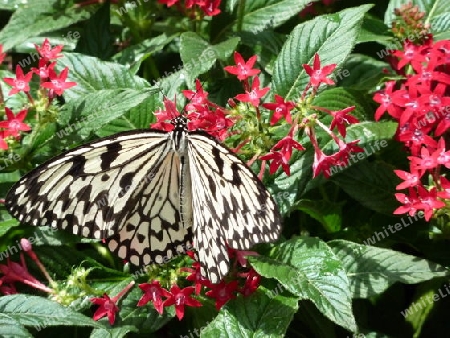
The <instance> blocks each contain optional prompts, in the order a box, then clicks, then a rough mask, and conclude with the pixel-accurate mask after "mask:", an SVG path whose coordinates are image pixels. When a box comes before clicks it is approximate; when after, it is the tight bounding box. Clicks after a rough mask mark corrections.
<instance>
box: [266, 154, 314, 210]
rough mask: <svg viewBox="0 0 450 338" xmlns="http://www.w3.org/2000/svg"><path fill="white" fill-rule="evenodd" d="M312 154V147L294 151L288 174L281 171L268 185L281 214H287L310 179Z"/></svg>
mask: <svg viewBox="0 0 450 338" xmlns="http://www.w3.org/2000/svg"><path fill="white" fill-rule="evenodd" d="M313 156H314V151H313V150H312V149H308V150H306V151H299V152H297V153H294V154H293V155H292V160H291V164H290V165H289V167H290V171H291V172H290V175H289V176H288V175H286V173H285V172H284V171H281V172H280V174H279V175H278V176H277V177H276V178H275V181H274V183H273V185H271V186H270V187H269V188H270V189H269V190H270V192H271V193H272V196H274V198H275V200H276V201H277V205H278V207H279V209H280V212H281V214H282V215H286V214H289V212H290V211H291V210H292V208H293V205H295V203H296V202H297V197H299V196H301V194H302V193H304V191H305V188H306V186H307V184H308V183H309V182H310V181H311V178H312V165H313ZM280 197H281V198H280Z"/></svg>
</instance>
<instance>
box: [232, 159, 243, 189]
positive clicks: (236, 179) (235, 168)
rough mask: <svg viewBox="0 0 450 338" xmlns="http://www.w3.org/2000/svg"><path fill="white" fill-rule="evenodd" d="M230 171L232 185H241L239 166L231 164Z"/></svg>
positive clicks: (234, 163)
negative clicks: (231, 173) (231, 172)
mask: <svg viewBox="0 0 450 338" xmlns="http://www.w3.org/2000/svg"><path fill="white" fill-rule="evenodd" d="M231 170H232V171H233V184H235V185H241V184H242V180H241V175H239V165H238V164H237V163H236V162H233V163H232V164H231Z"/></svg>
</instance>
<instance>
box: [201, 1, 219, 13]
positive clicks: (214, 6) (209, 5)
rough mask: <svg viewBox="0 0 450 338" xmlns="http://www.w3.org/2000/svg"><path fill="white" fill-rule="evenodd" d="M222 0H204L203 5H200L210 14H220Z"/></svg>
mask: <svg viewBox="0 0 450 338" xmlns="http://www.w3.org/2000/svg"><path fill="white" fill-rule="evenodd" d="M220 1H221V0H204V2H203V4H202V5H199V7H200V9H201V10H202V11H203V12H204V13H205V14H206V15H208V16H214V15H218V14H220V9H219V7H220Z"/></svg>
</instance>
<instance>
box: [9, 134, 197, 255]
mask: <svg viewBox="0 0 450 338" xmlns="http://www.w3.org/2000/svg"><path fill="white" fill-rule="evenodd" d="M175 154H176V153H175V152H173V149H172V147H171V142H170V134H168V133H165V132H160V131H152V130H144V131H133V132H125V133H120V134H117V135H115V136H113V137H108V138H105V139H101V140H98V141H95V142H92V143H90V144H86V145H83V146H80V147H78V148H75V149H72V150H70V151H68V152H66V153H64V154H62V155H60V156H58V157H56V158H53V159H52V160H50V161H48V162H46V163H44V164H43V165H41V166H40V167H38V168H36V169H34V170H33V171H31V172H30V173H28V174H27V175H25V176H24V177H23V178H22V179H21V180H20V181H19V182H18V183H17V184H16V185H14V186H13V187H12V188H11V190H10V191H9V193H8V195H7V197H6V206H7V208H8V210H9V212H10V213H11V214H12V215H13V216H15V217H16V218H18V219H19V220H20V221H23V222H25V223H31V224H33V225H49V226H52V227H55V228H59V229H65V230H67V231H70V232H72V233H74V234H77V235H82V236H84V237H90V238H97V239H104V238H108V244H109V247H110V248H111V249H112V250H113V251H115V252H117V253H118V254H119V256H120V257H122V258H126V259H130V260H133V263H139V264H140V263H145V264H149V263H151V262H152V261H155V259H157V260H159V261H161V259H160V258H163V259H165V257H172V256H173V255H174V251H175V250H178V249H179V247H180V246H181V245H182V244H183V242H184V247H186V246H190V241H189V234H188V232H189V231H188V230H187V229H184V228H183V226H180V224H179V220H180V216H179V197H178V182H179V181H178V172H177V171H176V170H178V171H179V161H178V160H177V159H176V158H177V156H175ZM177 161H178V162H177ZM154 189H156V190H155V191H158V189H159V192H160V194H159V195H157V194H153V191H154ZM170 190H173V191H172V192H171V194H170V195H167V194H168V193H169V191H170ZM161 200H164V201H165V203H161ZM174 229H175V230H174ZM137 257H139V258H137ZM161 262H162V261H161Z"/></svg>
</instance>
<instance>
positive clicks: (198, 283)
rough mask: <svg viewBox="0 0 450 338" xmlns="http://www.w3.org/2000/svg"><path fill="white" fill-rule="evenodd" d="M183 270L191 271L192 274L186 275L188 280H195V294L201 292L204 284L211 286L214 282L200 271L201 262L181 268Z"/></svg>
mask: <svg viewBox="0 0 450 338" xmlns="http://www.w3.org/2000/svg"><path fill="white" fill-rule="evenodd" d="M181 271H185V272H190V273H191V274H190V275H189V276H187V277H186V280H188V281H191V282H194V284H195V294H196V295H198V294H200V291H201V289H202V286H206V287H209V288H210V287H211V285H212V283H211V282H210V281H209V280H207V279H206V278H205V277H203V276H202V274H201V272H200V263H199V262H194V263H193V264H192V268H181Z"/></svg>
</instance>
